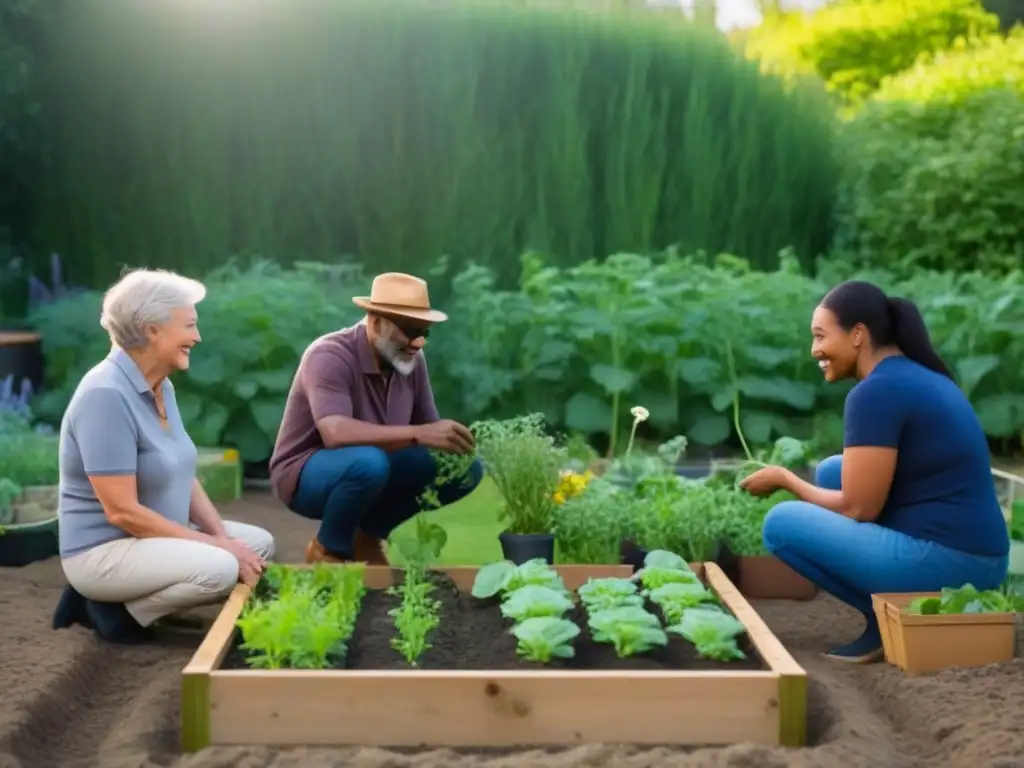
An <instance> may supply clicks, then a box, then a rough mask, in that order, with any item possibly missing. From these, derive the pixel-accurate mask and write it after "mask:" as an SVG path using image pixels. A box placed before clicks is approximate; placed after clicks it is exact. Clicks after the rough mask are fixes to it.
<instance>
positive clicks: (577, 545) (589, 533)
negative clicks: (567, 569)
mask: <svg viewBox="0 0 1024 768" xmlns="http://www.w3.org/2000/svg"><path fill="white" fill-rule="evenodd" d="M640 503H641V501H640V500H638V499H637V498H635V497H632V496H630V495H627V494H623V493H615V487H614V486H612V485H610V484H609V483H608V482H607V481H605V480H603V479H602V478H596V479H594V480H591V481H590V484H589V485H588V486H587V488H586V489H585V490H584V491H583V492H582V493H581V494H579V495H578V496H573V497H572V498H570V499H566V501H565V502H563V503H562V504H559V505H557V506H556V507H555V510H554V514H553V519H552V526H551V530H552V533H554V534H555V540H556V541H557V542H558V556H559V559H560V560H562V561H564V562H567V563H578V564H590V565H612V564H617V563H618V562H619V550H620V546H621V543H622V539H623V538H624V536H625V534H626V533H627V532H628V525H629V521H630V520H631V519H632V517H633V510H634V508H635V507H637V506H639V504H640Z"/></svg>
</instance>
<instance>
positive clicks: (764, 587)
mask: <svg viewBox="0 0 1024 768" xmlns="http://www.w3.org/2000/svg"><path fill="white" fill-rule="evenodd" d="M736 561H737V562H736V573H737V583H736V586H737V587H739V590H740V592H741V593H742V594H743V595H745V596H746V597H752V598H755V599H761V600H813V599H814V597H815V596H816V595H817V594H818V588H817V587H816V586H815V585H814V584H812V583H811V582H810V581H808V580H807V579H805V578H804V577H803V576H801V575H800V574H799V573H797V572H796V571H794V570H793V569H792V568H790V567H789V566H788V565H786V564H785V563H784V562H782V561H781V560H779V559H778V558H777V557H774V556H773V555H753V556H752V555H740V556H739V557H737V558H736Z"/></svg>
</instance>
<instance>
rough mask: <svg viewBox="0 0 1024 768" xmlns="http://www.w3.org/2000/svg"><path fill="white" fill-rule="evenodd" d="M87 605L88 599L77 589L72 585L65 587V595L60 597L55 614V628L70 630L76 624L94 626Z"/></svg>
mask: <svg viewBox="0 0 1024 768" xmlns="http://www.w3.org/2000/svg"><path fill="white" fill-rule="evenodd" d="M86 603H87V601H86V599H85V598H84V597H82V595H81V593H79V591H78V590H77V589H75V588H74V587H72V586H71V585H68V586H66V587H64V594H62V595H61V596H60V602H59V603H57V610H56V611H54V612H53V628H54V629H68V628H69V627H73V626H74V625H75V624H83V625H85V626H87V627H90V626H92V623H91V622H90V620H89V612H88V610H87V608H86Z"/></svg>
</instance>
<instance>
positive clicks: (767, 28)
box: [745, 0, 999, 103]
mask: <svg viewBox="0 0 1024 768" xmlns="http://www.w3.org/2000/svg"><path fill="white" fill-rule="evenodd" d="M998 27H999V20H998V18H997V17H996V16H994V15H992V14H990V13H988V12H986V11H985V10H984V8H982V6H981V3H980V2H978V0H901V2H898V3H894V2H891V0H840V1H839V2H834V3H830V4H828V5H827V6H825V7H824V8H821V9H819V10H816V11H813V12H810V13H802V12H794V13H785V14H778V15H776V16H774V17H770V18H769V19H768V20H767V21H766V22H765V23H764V24H763V25H762V26H761V27H759V28H758V29H757V30H756V31H754V32H753V33H751V34H750V35H748V36H747V38H746V42H745V48H746V50H747V52H748V53H749V54H750V55H751V56H753V57H755V58H758V59H760V60H761V61H762V62H764V64H765V66H766V68H767V69H769V70H771V71H779V72H784V73H788V74H794V73H807V74H811V73H813V74H815V75H817V76H818V77H820V78H821V79H822V80H824V81H825V83H826V84H827V85H828V88H829V90H831V91H833V92H835V93H836V94H838V95H839V96H840V97H841V98H842V99H843V100H844V101H846V102H848V103H858V102H861V101H863V100H864V99H866V98H867V97H868V96H870V95H871V93H872V92H873V91H874V90H875V89H877V88H878V86H879V85H880V84H881V83H882V81H883V80H885V78H887V77H890V76H892V75H895V74H897V73H899V72H902V71H903V70H905V69H907V68H909V67H910V66H912V65H913V64H914V63H915V62H916V61H918V60H919V59H920V58H922V57H929V56H931V55H933V54H935V53H938V52H940V51H944V50H946V49H947V48H949V47H950V46H952V45H953V44H954V43H955V42H956V41H957V40H958V39H960V38H968V39H971V38H974V37H976V36H979V35H985V34H988V33H992V32H995V31H996V30H997V29H998Z"/></svg>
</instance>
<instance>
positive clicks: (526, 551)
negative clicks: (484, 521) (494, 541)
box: [498, 531, 555, 565]
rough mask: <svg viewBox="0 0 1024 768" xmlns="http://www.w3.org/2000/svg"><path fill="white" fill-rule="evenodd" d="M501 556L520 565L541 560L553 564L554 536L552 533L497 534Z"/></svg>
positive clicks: (506, 532) (505, 532)
mask: <svg viewBox="0 0 1024 768" xmlns="http://www.w3.org/2000/svg"><path fill="white" fill-rule="evenodd" d="M498 541H500V542H501V554H502V555H503V556H504V558H505V559H506V560H511V561H512V562H513V563H515V564H516V565H522V564H523V563H525V562H526V561H527V560H533V559H535V558H538V557H540V558H543V559H544V560H545V562H547V563H548V564H553V563H554V562H555V535H554V534H553V533H509V532H508V531H503V532H502V533H499V534H498Z"/></svg>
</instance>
